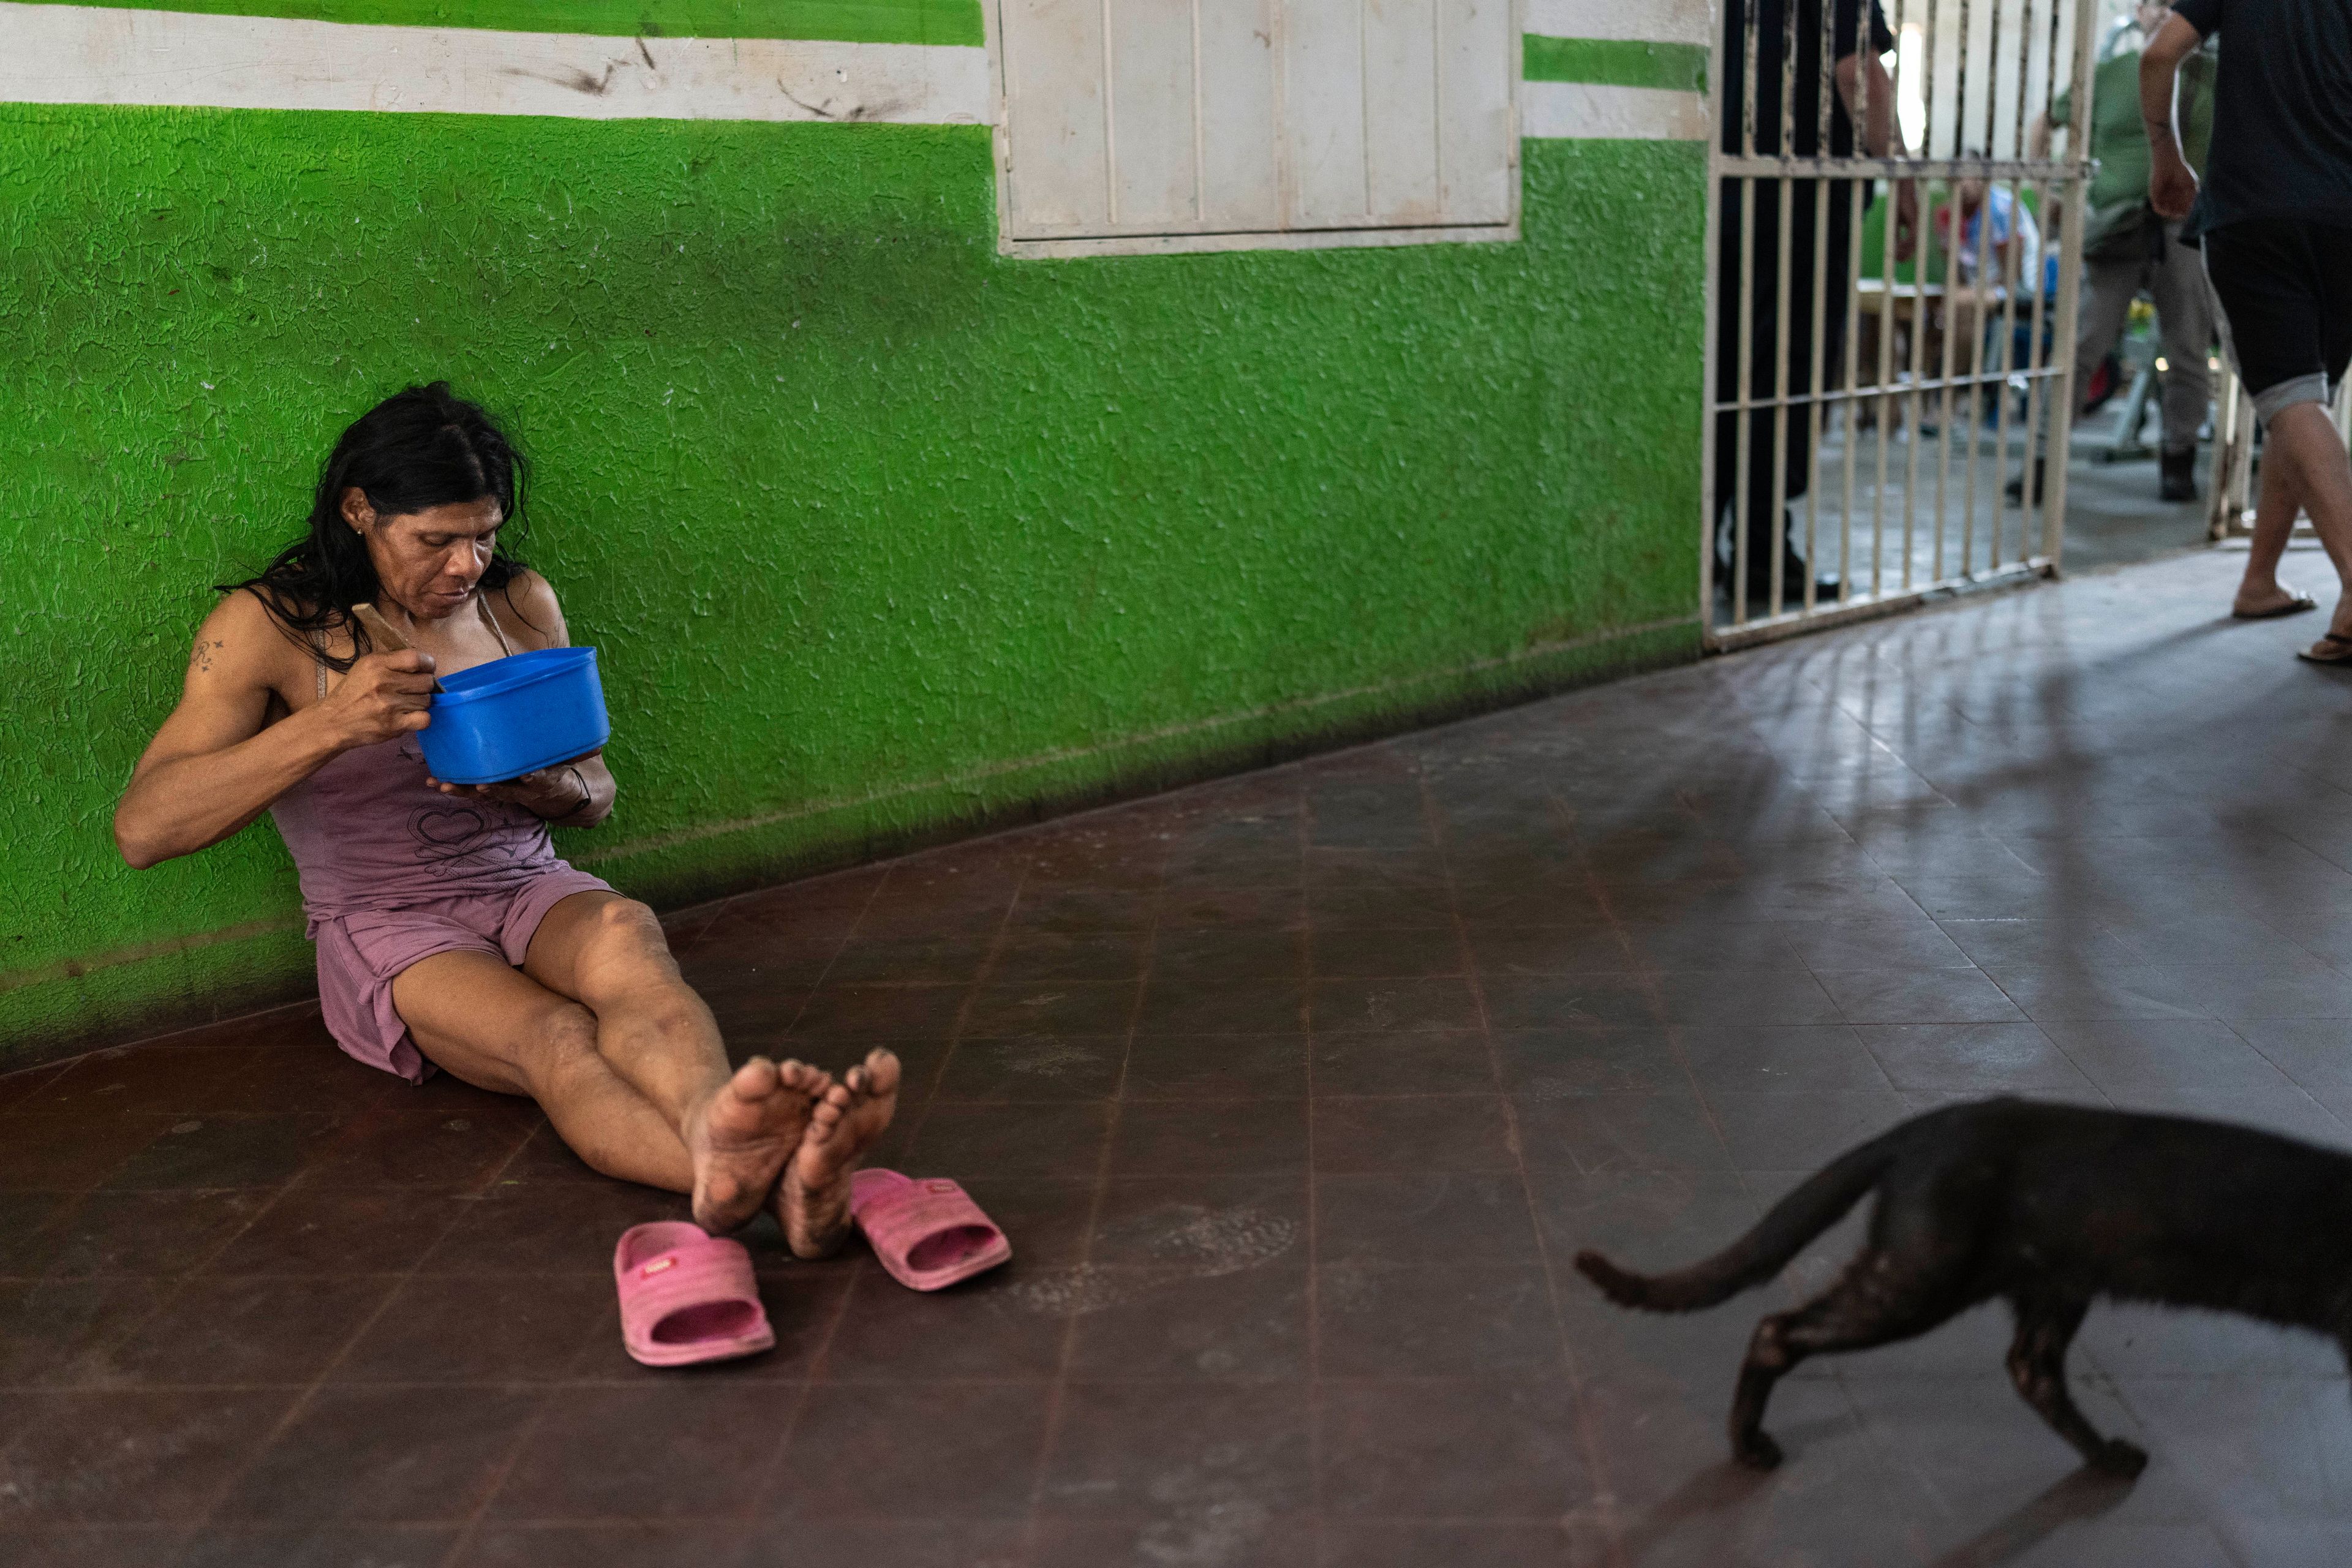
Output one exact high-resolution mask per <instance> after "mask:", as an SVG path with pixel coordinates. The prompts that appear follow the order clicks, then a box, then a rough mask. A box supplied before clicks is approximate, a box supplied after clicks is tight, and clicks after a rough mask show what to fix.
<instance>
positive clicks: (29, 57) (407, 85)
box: [0, 3, 989, 125]
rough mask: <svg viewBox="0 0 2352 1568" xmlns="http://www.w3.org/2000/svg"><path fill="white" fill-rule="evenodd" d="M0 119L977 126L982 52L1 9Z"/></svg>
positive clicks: (87, 8)
mask: <svg viewBox="0 0 2352 1568" xmlns="http://www.w3.org/2000/svg"><path fill="white" fill-rule="evenodd" d="M0 40H5V42H4V43H0V102H14V103H111V104H140V105H150V106H161V105H176V106H186V107H201V108H212V109H323V110H376V111H394V112H402V111H405V112H412V113H426V112H443V113H451V114H541V115H555V116H561V117H563V118H566V119H575V120H829V121H880V122H885V123H890V124H901V125H906V124H913V125H960V124H961V125H969V124H984V123H986V122H987V120H988V112H989V109H988V53H987V51H986V50H984V49H977V48H966V47H943V46H938V45H926V44H852V43H837V42H829V41H792V40H782V39H766V38H614V37H591V36H588V35H583V34H573V33H508V32H496V31H491V30H488V29H485V28H474V27H464V28H450V27H408V26H373V25H355V24H348V23H339V22H307V21H297V20H293V19H289V18H286V17H276V16H209V15H205V14H201V13H193V12H184V11H146V10H123V9H116V8H113V7H105V6H91V5H16V4H9V3H0Z"/></svg>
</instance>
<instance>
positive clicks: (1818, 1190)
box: [1576, 1128, 1902, 1312]
mask: <svg viewBox="0 0 2352 1568" xmlns="http://www.w3.org/2000/svg"><path fill="white" fill-rule="evenodd" d="M1901 1131H1902V1129H1900V1128H1897V1129H1896V1130H1895V1131H1893V1132H1889V1133H1886V1134H1885V1136H1883V1137H1879V1138H1874V1139H1872V1140H1871V1141H1870V1142H1867V1143H1864V1144H1863V1145H1862V1146H1861V1147H1859V1148H1855V1149H1849V1150H1848V1151H1846V1152H1844V1153H1843V1154H1841V1155H1839V1156H1838V1157H1837V1158H1836V1159H1835V1160H1832V1161H1831V1162H1830V1163H1828V1164H1827V1165H1825V1166H1823V1167H1822V1169H1821V1170H1820V1171H1818V1172H1816V1173H1814V1174H1813V1175H1811V1177H1809V1178H1807V1180H1806V1181H1805V1183H1804V1184H1802V1185H1801V1186H1800V1187H1798V1189H1797V1190H1796V1191H1795V1192H1793V1193H1790V1194H1789V1195H1788V1196H1787V1197H1785V1198H1782V1199H1781V1200H1780V1202H1779V1203H1777V1204H1775V1205H1773V1206H1772V1212H1771V1213H1769V1214H1768V1215H1765V1216H1764V1217H1763V1218H1762V1219H1761V1220H1759V1221H1758V1222H1757V1224H1756V1227H1755V1228H1754V1229H1753V1230H1750V1231H1749V1232H1748V1234H1747V1235H1745V1236H1743V1237H1740V1238H1739V1239H1738V1241H1735V1242H1733V1243H1732V1244H1731V1245H1730V1246H1729V1247H1725V1248H1724V1249H1723V1250H1722V1251H1721V1252H1718V1253H1717V1254H1716V1255H1715V1256H1714V1257H1713V1258H1707V1259H1706V1261H1704V1262H1701V1263H1694V1264H1692V1265H1691V1266H1690V1267H1689V1268H1681V1269H1677V1270H1675V1272H1674V1273H1672V1274H1634V1273H1632V1272H1629V1271H1628V1270H1626V1269H1622V1268H1618V1267H1617V1266H1616V1265H1615V1264H1613V1263H1612V1262H1610V1261H1609V1259H1607V1258H1603V1257H1601V1254H1599V1253H1597V1252H1591V1251H1586V1252H1580V1253H1578V1254H1577V1255H1576V1267H1577V1269H1578V1271H1579V1272H1580V1273H1581V1274H1582V1275H1583V1276H1584V1277H1585V1278H1586V1279H1590V1280H1591V1281H1592V1282H1593V1283H1594V1284H1595V1285H1598V1286H1599V1287H1601V1294H1602V1295H1604V1296H1606V1297H1608V1298H1609V1299H1610V1300H1612V1301H1614V1302H1616V1303H1617V1304H1618V1305H1619V1306H1621V1307H1638V1308H1641V1309H1642V1310H1644V1311H1651V1312H1695V1311H1697V1310H1699V1309H1700V1308H1702V1307H1712V1306H1714V1305H1715V1304H1716V1303H1717V1302H1718V1301H1727V1300H1730V1299H1731V1298H1732V1297H1734V1296H1736V1295H1738V1294H1739V1292H1740V1291H1742V1290H1745V1289H1748V1287H1749V1286H1751V1285H1760V1284H1762V1283H1763V1282H1764V1281H1765V1280H1767V1279H1770V1278H1772V1276H1773V1275H1775V1274H1777V1273H1779V1272H1780V1267H1781V1265H1783V1264H1785V1263H1787V1262H1788V1261H1789V1259H1790V1258H1794V1257H1795V1256H1796V1255H1797V1253H1798V1251H1799V1250H1800V1249H1801V1248H1802V1247H1804V1245H1805V1244H1806V1243H1807V1242H1809V1241H1811V1240H1812V1239H1813V1237H1817V1236H1819V1235H1821V1233H1822V1232H1823V1231H1825V1230H1827V1229H1829V1227H1830V1226H1833V1225H1835V1224H1836V1223H1837V1222H1838V1221H1839V1220H1840V1219H1841V1218H1842V1217H1843V1216H1844V1215H1845V1212H1846V1210H1848V1209H1850V1208H1852V1207H1853V1205H1855V1204H1857V1203H1859V1202H1861V1201H1862V1195H1863V1194H1864V1193H1867V1192H1868V1191H1870V1189H1871V1188H1872V1187H1874V1186H1875V1185H1876V1184H1877V1183H1878V1179H1879V1177H1880V1176H1882V1175H1884V1174H1885V1172H1886V1167H1887V1166H1888V1165H1890V1164H1892V1163H1894V1161H1895V1141H1896V1137H1897V1135H1898V1134H1899V1133H1900V1132H1901Z"/></svg>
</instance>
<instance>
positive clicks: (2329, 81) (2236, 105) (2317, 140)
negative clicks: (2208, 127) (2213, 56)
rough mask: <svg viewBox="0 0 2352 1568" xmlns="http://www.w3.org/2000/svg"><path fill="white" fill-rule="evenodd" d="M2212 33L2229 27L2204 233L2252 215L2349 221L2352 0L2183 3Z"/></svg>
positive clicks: (2201, 211)
mask: <svg viewBox="0 0 2352 1568" xmlns="http://www.w3.org/2000/svg"><path fill="white" fill-rule="evenodd" d="M2172 9H2173V13H2174V14H2175V15H2176V16H2179V17H2180V19H2181V20H2183V21H2185V22H2187V23H2188V24H2189V26H2192V27H2194V28H2196V29H2197V30H2198V32H2200V34H2202V35H2204V36H2205V37H2209V38H2210V37H2213V35H2215V34H2216V33H2219V32H2221V31H2223V30H2224V28H2225V27H2226V29H2227V31H2228V33H2229V37H2227V38H2225V39H2224V40H2223V41H2222V44H2221V72H2220V76H2219V79H2217V80H2216V81H2215V83H2214V87H2213V150H2212V153H2211V155H2210V157H2209V158H2208V159H2207V160H2206V165H2205V184H2204V189H2203V190H2202V192H2200V195H2198V198H2197V210H2196V211H2195V212H2194V213H2193V214H2191V215H2190V223H2189V226H2190V228H2191V229H2192V230H2193V231H2195V232H2198V233H2202V232H2204V231H2205V230H2207V229H2212V228H2220V227H2221V226H2223V225H2224V224H2232V223H2242V222H2244V221H2245V220H2247V219H2248V218H2301V219H2304V220H2305V221H2306V222H2311V223H2323V224H2330V225H2336V226H2342V227H2347V228H2352V4H2347V0H2178V4H2176V5H2174V6H2173V8H2172Z"/></svg>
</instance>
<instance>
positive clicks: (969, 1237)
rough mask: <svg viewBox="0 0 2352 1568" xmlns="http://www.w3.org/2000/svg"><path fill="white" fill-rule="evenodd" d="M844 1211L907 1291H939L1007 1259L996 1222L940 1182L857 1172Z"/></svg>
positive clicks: (959, 1190) (961, 1192)
mask: <svg viewBox="0 0 2352 1568" xmlns="http://www.w3.org/2000/svg"><path fill="white" fill-rule="evenodd" d="M849 1212H850V1214H851V1215H852V1216H853V1217H855V1218H856V1221H857V1228H858V1229H860V1230H862V1231H864V1232H865V1233H866V1241H867V1243H868V1244H870V1245H871V1246H872V1247H873V1248H874V1256H875V1257H877V1258H880V1259H881V1260H882V1267H883V1268H887V1269H888V1270H889V1271H890V1278H891V1279H896V1280H897V1281H898V1283H899V1284H901V1285H904V1286H905V1287H907V1289H909V1290H938V1289H943V1288H945V1287H947V1286H950V1285H952V1284H954V1283H955V1282H956V1281H957V1280H959V1279H971V1277H972V1276H973V1275H975V1274H980V1273H983V1272H985V1271H986V1270H988V1269H991V1268H995V1267H996V1266H997V1265H998V1264H1000V1263H1002V1262H1003V1261H1004V1260H1005V1259H1006V1258H1010V1257H1012V1256H1013V1244H1012V1243H1011V1242H1009V1241H1007V1240H1005V1239H1004V1233H1003V1231H1001V1230H999V1229H997V1228H996V1222H995V1221H993V1220H992V1219H990V1218H989V1217H988V1216H987V1215H984V1214H982V1213H981V1211H980V1205H978V1204H976V1203H973V1202H972V1201H971V1198H970V1197H968V1196H967V1195H965V1193H964V1190H963V1189H962V1188H961V1187H960V1186H958V1185H956V1184H954V1183H953V1182H950V1181H947V1180H945V1179H943V1178H940V1177H932V1178H930V1179H929V1180H926V1181H920V1182H918V1181H914V1180H912V1179H910V1178H908V1177H906V1176H902V1175H900V1174H899V1173H898V1172H896V1171H860V1172H858V1173H856V1175H854V1176H852V1177H850V1178H849Z"/></svg>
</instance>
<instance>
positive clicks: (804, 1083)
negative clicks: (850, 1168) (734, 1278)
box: [680, 1057, 833, 1236]
mask: <svg viewBox="0 0 2352 1568" xmlns="http://www.w3.org/2000/svg"><path fill="white" fill-rule="evenodd" d="M832 1087H833V1085H832V1084H831V1081H830V1080H829V1079H827V1077H826V1075H825V1074H824V1073H822V1072H819V1071H818V1070H817V1069H816V1068H813V1067H810V1066H809V1065H808V1064H807V1063H805V1062H795V1061H788V1062H785V1063H784V1064H783V1065H782V1066H781V1067H779V1066H778V1065H777V1064H776V1063H774V1062H772V1061H770V1060H769V1059H768V1058H765V1057H753V1058H751V1060H750V1061H748V1062H745V1063H744V1064H743V1065H742V1066H741V1067H740V1068H736V1069H735V1076H734V1077H732V1078H730V1079H728V1080H727V1081H726V1082H725V1083H722V1084H720V1085H719V1088H718V1089H716V1090H714V1091H713V1092H712V1094H711V1096H710V1098H709V1100H704V1101H703V1102H702V1103H701V1104H700V1105H698V1106H697V1107H695V1109H694V1110H690V1111H688V1113H687V1117H686V1125H685V1127H684V1128H682V1129H681V1130H680V1132H681V1135H682V1136H683V1137H684V1138H685V1140H686V1152H687V1153H688V1155H689V1156H691V1157H692V1159H693V1161H694V1223H695V1224H697V1225H698V1226H701V1227H702V1228H703V1229H705V1230H707V1231H709V1232H710V1233H711V1234H712V1235H713V1236H719V1235H724V1234H725V1233H726V1232H728V1231H730V1230H735V1229H738V1228H740V1226H742V1225H743V1224H744V1222H745V1221H747V1220H749V1219H750V1218H751V1216H752V1215H755V1214H758V1213H759V1212H760V1205H761V1202H762V1201H764V1200H765V1199H766V1197H767V1195H768V1194H769V1193H771V1192H772V1191H774V1190H775V1186H776V1178H777V1175H778V1174H779V1173H781V1172H782V1170H783V1168H784V1164H785V1162H786V1161H788V1160H790V1159H791V1158H792V1157H793V1154H794V1152H797V1151H798V1150H799V1148H800V1147H801V1144H802V1142H803V1139H804V1137H805V1135H806V1134H807V1132H808V1130H809V1123H810V1119H811V1113H812V1110H813V1108H814V1105H815V1104H816V1101H817V1100H818V1098H819V1097H820V1096H822V1095H823V1094H824V1093H825V1092H826V1091H827V1090H828V1089H831V1088H832Z"/></svg>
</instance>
